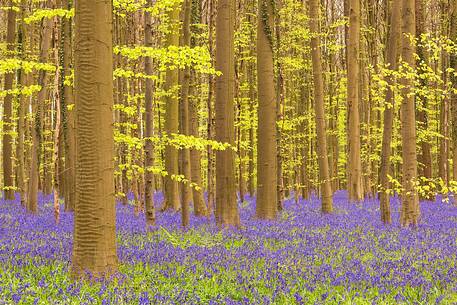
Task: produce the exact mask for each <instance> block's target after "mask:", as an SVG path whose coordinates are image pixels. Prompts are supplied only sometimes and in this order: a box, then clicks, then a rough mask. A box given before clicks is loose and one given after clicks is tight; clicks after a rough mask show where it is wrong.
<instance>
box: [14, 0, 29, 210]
mask: <svg viewBox="0 0 457 305" xmlns="http://www.w3.org/2000/svg"><path fill="white" fill-rule="evenodd" d="M25 9H26V2H25V0H22V1H21V23H20V29H19V47H20V55H21V58H22V60H25V59H26V56H25V50H26V47H27V31H26V25H25V22H24V17H25ZM19 73H20V75H19V82H20V86H21V88H24V87H26V86H28V85H29V83H30V75H29V74H28V73H25V71H22V70H20V71H19ZM26 104H27V96H26V95H21V97H20V99H19V110H18V125H17V130H18V140H17V156H16V157H17V159H18V166H17V182H18V185H17V186H18V188H19V192H20V194H21V205H22V206H25V204H26V198H27V192H26V184H25V178H26V176H25V162H26V150H25V147H24V141H25V129H26V124H25V115H26Z"/></svg>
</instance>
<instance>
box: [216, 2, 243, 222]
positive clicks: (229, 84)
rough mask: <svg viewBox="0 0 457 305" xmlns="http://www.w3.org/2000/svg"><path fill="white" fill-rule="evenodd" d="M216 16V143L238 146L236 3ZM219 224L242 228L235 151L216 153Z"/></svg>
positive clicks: (227, 4) (219, 9)
mask: <svg viewBox="0 0 457 305" xmlns="http://www.w3.org/2000/svg"><path fill="white" fill-rule="evenodd" d="M216 11H217V17H216V70H218V71H221V72H222V75H221V76H218V77H217V78H216V107H215V108H216V109H215V110H216V111H215V112H216V141H219V142H222V143H228V144H230V145H231V146H232V147H233V146H234V145H235V127H234V125H233V124H234V101H233V99H234V92H233V90H234V88H235V71H234V67H235V65H234V61H235V58H234V38H233V36H234V0H218V2H217V10H216ZM216 222H217V224H218V225H219V226H220V227H222V226H230V225H233V226H239V224H240V218H239V215H238V205H237V202H236V179H235V153H234V151H233V149H232V148H227V149H225V150H218V151H217V152H216Z"/></svg>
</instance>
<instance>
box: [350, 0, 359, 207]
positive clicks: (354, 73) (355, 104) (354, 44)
mask: <svg viewBox="0 0 457 305" xmlns="http://www.w3.org/2000/svg"><path fill="white" fill-rule="evenodd" d="M359 45H360V2H359V0H349V32H348V41H347V57H348V59H347V61H348V62H347V71H348V72H347V73H348V85H347V102H348V116H349V126H348V146H349V147H348V148H349V149H348V192H349V200H351V201H361V200H362V199H363V180H362V161H361V158H360V150H361V149H360V115H359V81H360V68H359V52H360V47H359Z"/></svg>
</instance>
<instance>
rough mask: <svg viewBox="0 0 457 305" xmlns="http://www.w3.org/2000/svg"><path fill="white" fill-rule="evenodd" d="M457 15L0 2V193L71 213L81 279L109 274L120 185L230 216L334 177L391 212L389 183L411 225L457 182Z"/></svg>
mask: <svg viewBox="0 0 457 305" xmlns="http://www.w3.org/2000/svg"><path fill="white" fill-rule="evenodd" d="M113 4H114V6H113ZM456 19H457V4H456V1H455V0H445V1H438V2H436V1H430V0H390V1H389V0H381V1H374V0H346V1H343V0H309V1H295V0H279V1H267V0H259V1H254V0H217V1H216V0H207V1H199V0H183V1H180V0H173V1H162V0H157V1H152V0H136V1H115V2H113V3H112V2H111V1H88V0H78V1H74V2H73V1H70V0H47V1H40V2H37V1H29V0H9V1H5V0H4V1H1V6H0V24H2V26H0V35H1V37H2V42H1V44H0V75H1V82H2V84H1V88H3V91H2V92H1V97H2V104H1V105H2V107H1V109H2V112H1V114H2V121H1V124H0V127H1V129H0V131H1V134H2V143H1V147H2V148H1V151H2V155H1V162H2V163H1V164H2V168H1V172H2V175H1V186H2V189H3V191H4V197H5V199H13V197H14V194H15V192H17V193H18V194H19V195H20V196H21V202H22V204H23V205H24V207H25V208H26V210H27V211H28V212H29V213H32V214H34V213H38V208H39V207H38V204H37V202H38V201H37V198H38V193H39V192H40V191H41V192H43V193H45V194H50V193H51V192H53V193H54V210H55V217H56V221H58V218H59V211H60V200H61V199H62V200H63V202H64V208H65V210H66V211H74V214H75V231H74V249H73V270H74V272H75V275H77V276H81V275H83V274H82V270H85V269H88V270H90V271H92V272H94V273H95V274H97V275H102V274H107V273H111V272H113V271H115V270H116V268H117V267H116V264H117V262H116V260H117V259H116V247H115V200H116V199H117V200H119V201H121V202H122V203H123V204H133V205H134V206H135V214H136V215H138V214H139V213H140V212H144V213H145V215H146V220H147V221H146V222H147V225H148V226H152V225H154V224H155V219H156V217H160V216H157V215H156V211H157V207H159V206H161V210H162V211H164V210H171V211H176V212H177V211H180V212H181V214H182V225H183V226H187V225H188V224H189V219H190V213H191V212H192V211H193V213H194V214H195V215H196V216H205V217H206V216H211V215H214V216H215V221H216V223H217V224H218V225H219V226H220V227H225V226H240V225H241V224H240V217H239V213H238V203H239V202H243V201H244V200H245V199H246V198H247V197H246V196H247V195H249V196H251V197H253V196H257V200H256V216H257V217H258V218H261V219H269V220H274V219H276V218H277V215H278V211H280V210H281V208H282V201H283V200H285V199H286V198H289V197H291V196H292V195H293V196H294V199H295V200H296V201H297V202H298V200H299V198H300V197H302V198H304V199H308V198H309V196H310V195H311V194H312V193H315V194H317V195H318V196H319V197H320V198H321V204H322V212H323V213H332V211H333V199H332V196H333V193H334V192H335V191H337V190H343V189H345V190H347V191H348V200H349V201H351V202H363V200H364V198H367V197H378V195H379V200H380V210H381V213H380V214H381V215H380V217H381V220H382V221H383V222H384V223H386V224H388V223H391V222H392V217H391V214H392V213H391V207H390V203H389V202H390V196H391V195H392V194H394V193H397V194H399V195H400V196H401V200H402V206H401V220H400V221H401V224H402V225H404V226H410V225H412V226H415V225H417V224H418V223H419V222H420V206H419V198H422V199H426V200H432V199H434V197H435V195H436V194H438V193H440V194H442V195H443V196H444V197H445V198H447V196H449V194H452V193H454V192H455V191H456V187H457V182H456V180H457V136H456V134H457V131H456V126H457V121H456V120H457V106H456V97H457V91H456V89H457V85H456V82H457V77H456V71H455V69H456V68H457V60H456V58H457V41H456V39H457V28H456V27H457V20H456ZM156 191H162V192H163V194H164V201H163V203H160V202H156V201H154V196H153V194H154V192H156ZM130 194H131V195H130Z"/></svg>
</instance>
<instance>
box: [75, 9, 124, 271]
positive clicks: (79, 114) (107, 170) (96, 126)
mask: <svg viewBox="0 0 457 305" xmlns="http://www.w3.org/2000/svg"><path fill="white" fill-rule="evenodd" d="M75 24H76V37H75V47H76V48H75V88H76V96H75V97H76V127H77V128H76V139H77V161H76V162H77V169H76V174H77V179H76V205H75V225H74V235H73V236H74V237H73V261H72V263H73V265H72V269H73V273H74V275H75V276H76V277H85V276H86V273H85V272H86V271H89V272H91V273H92V274H93V275H94V276H96V277H103V276H108V275H110V274H112V273H113V272H115V271H116V270H117V255H116V236H115V233H116V232H115V220H116V210H115V201H114V178H113V177H114V139H113V114H112V109H113V50H112V36H111V35H112V25H113V24H112V4H111V1H108V0H101V1H96V2H94V1H90V0H78V1H77V2H76V8H75Z"/></svg>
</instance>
